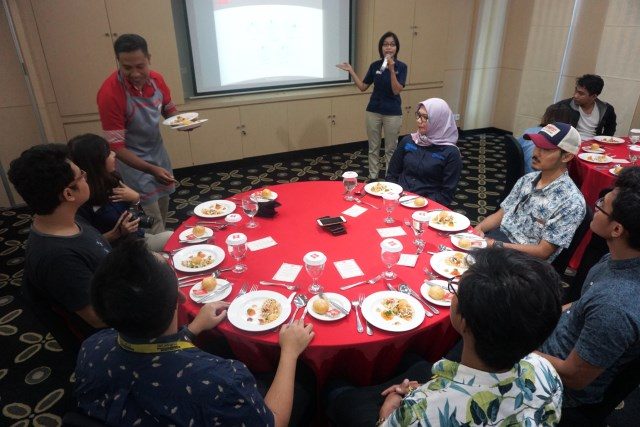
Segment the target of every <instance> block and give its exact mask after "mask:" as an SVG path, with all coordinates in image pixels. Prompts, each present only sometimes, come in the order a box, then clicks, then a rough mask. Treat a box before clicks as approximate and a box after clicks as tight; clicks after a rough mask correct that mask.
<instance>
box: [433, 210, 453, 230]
mask: <svg viewBox="0 0 640 427" xmlns="http://www.w3.org/2000/svg"><path fill="white" fill-rule="evenodd" d="M431 221H433V223H434V224H438V225H444V226H445V227H455V225H456V221H455V220H454V219H453V215H452V214H451V212H447V211H440V212H438V214H437V215H436V216H434V217H433V219H432V220H431Z"/></svg>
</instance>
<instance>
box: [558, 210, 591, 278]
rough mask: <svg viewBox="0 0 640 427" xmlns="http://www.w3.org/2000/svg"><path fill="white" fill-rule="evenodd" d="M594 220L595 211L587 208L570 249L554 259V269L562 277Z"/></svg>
mask: <svg viewBox="0 0 640 427" xmlns="http://www.w3.org/2000/svg"><path fill="white" fill-rule="evenodd" d="M592 218H593V210H592V209H591V208H590V207H589V206H587V211H586V212H585V214H584V218H582V222H580V225H579V226H578V228H577V229H576V232H575V233H574V235H573V239H571V243H570V244H569V247H568V248H566V249H564V250H563V251H562V252H560V254H558V256H557V257H556V259H554V260H553V262H552V263H551V265H552V266H553V268H555V269H556V271H557V272H558V274H559V275H560V276H562V275H563V274H564V271H565V270H566V269H567V266H568V265H569V261H571V258H572V257H573V254H574V253H575V251H576V249H578V246H580V243H581V242H582V239H584V236H585V235H586V234H587V231H589V224H591V219H592Z"/></svg>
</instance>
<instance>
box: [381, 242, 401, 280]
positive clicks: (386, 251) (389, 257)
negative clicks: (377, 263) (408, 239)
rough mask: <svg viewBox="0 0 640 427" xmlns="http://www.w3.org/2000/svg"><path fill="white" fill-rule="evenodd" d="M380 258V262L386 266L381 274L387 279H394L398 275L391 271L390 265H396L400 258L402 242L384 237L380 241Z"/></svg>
mask: <svg viewBox="0 0 640 427" xmlns="http://www.w3.org/2000/svg"><path fill="white" fill-rule="evenodd" d="M380 249H381V250H380V258H381V259H382V263H383V264H384V265H386V266H387V271H385V272H384V273H382V276H383V277H384V278H385V279H387V280H391V279H395V278H396V277H398V276H397V275H396V273H394V272H393V271H391V267H393V266H394V265H396V264H397V263H398V261H399V260H400V252H402V243H400V241H399V240H396V239H384V240H383V241H382V242H381V243H380Z"/></svg>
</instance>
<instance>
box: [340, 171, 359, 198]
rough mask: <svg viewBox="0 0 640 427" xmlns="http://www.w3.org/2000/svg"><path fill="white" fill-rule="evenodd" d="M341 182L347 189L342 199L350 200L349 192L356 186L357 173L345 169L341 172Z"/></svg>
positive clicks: (351, 196) (351, 195)
mask: <svg viewBox="0 0 640 427" xmlns="http://www.w3.org/2000/svg"><path fill="white" fill-rule="evenodd" d="M342 183H343V184H344V189H345V190H346V191H347V194H345V196H344V199H345V200H346V201H348V202H352V201H353V194H351V192H352V191H353V189H354V188H356V185H358V174H357V173H355V172H352V171H347V172H345V173H343V174H342Z"/></svg>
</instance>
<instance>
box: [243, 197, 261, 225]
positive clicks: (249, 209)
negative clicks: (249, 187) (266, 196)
mask: <svg viewBox="0 0 640 427" xmlns="http://www.w3.org/2000/svg"><path fill="white" fill-rule="evenodd" d="M242 210H243V211H244V213H245V214H246V215H247V216H248V217H249V222H248V223H247V228H256V227H257V226H258V223H257V222H255V221H254V220H253V217H254V216H256V214H257V213H258V202H255V201H253V200H251V198H250V197H247V198H245V199H242Z"/></svg>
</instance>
